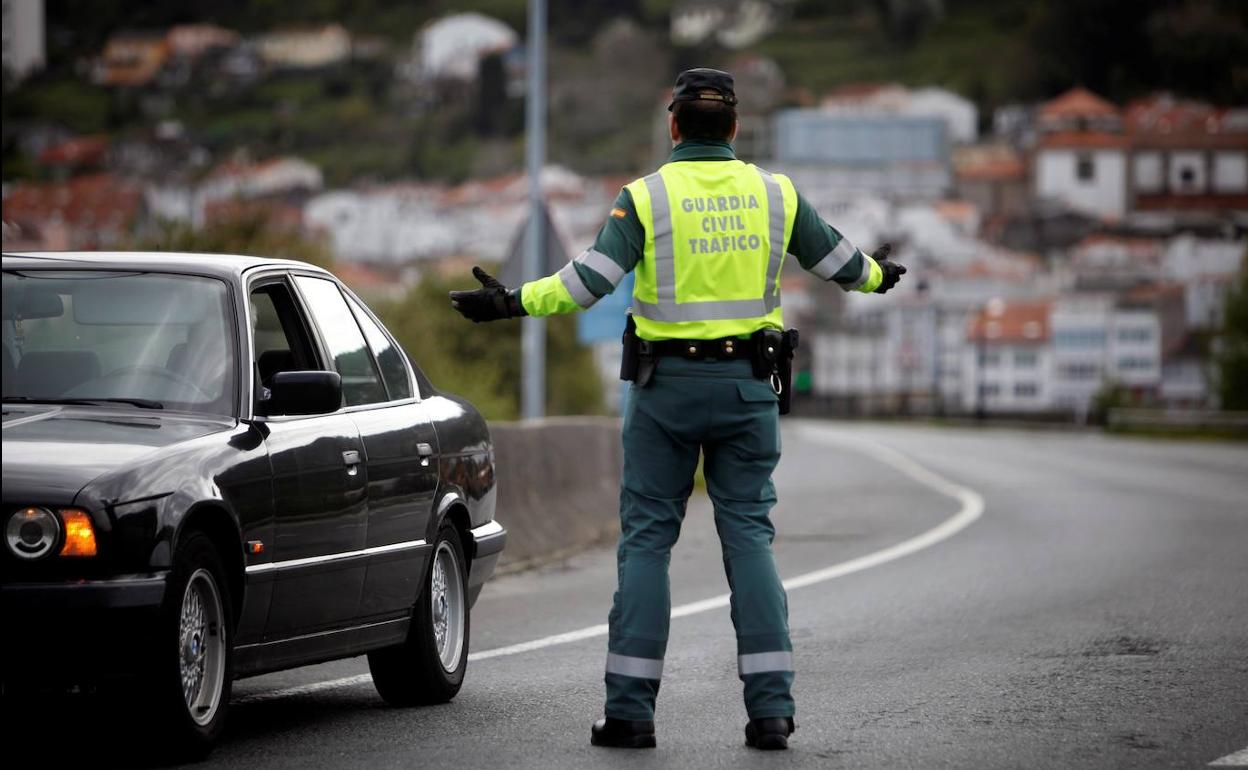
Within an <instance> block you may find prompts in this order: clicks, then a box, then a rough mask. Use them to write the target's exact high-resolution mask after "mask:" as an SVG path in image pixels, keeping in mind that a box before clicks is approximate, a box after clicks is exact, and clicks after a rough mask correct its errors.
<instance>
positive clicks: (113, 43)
mask: <svg viewBox="0 0 1248 770" xmlns="http://www.w3.org/2000/svg"><path fill="white" fill-rule="evenodd" d="M168 60H169V42H168V40H166V38H165V35H164V34H163V33H160V32H119V33H117V34H115V35H113V36H112V37H110V38H109V39H108V42H107V43H105V45H104V52H103V54H101V55H100V58H99V59H98V60H97V61H96V63H95V67H94V69H93V71H92V79H93V80H94V81H95V82H96V83H99V84H100V85H105V86H123V87H140V86H146V85H149V84H150V83H152V82H153V81H154V80H155V79H156V76H157V75H159V74H160V71H161V69H162V68H163V67H164V66H165V62H167V61H168Z"/></svg>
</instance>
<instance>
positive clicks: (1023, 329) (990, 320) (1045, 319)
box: [966, 300, 1053, 345]
mask: <svg viewBox="0 0 1248 770" xmlns="http://www.w3.org/2000/svg"><path fill="white" fill-rule="evenodd" d="M1052 306H1053V303H1052V302H1051V301H1049V300H1025V301H1019V300H1011V301H1009V302H1005V301H1002V300H993V301H991V302H989V303H988V305H987V306H986V307H985V308H984V309H983V310H981V311H980V312H979V313H978V314H977V315H975V317H973V318H972V319H971V321H970V324H969V325H968V326H967V331H966V338H967V340H969V341H971V342H981V341H982V342H985V343H988V344H993V345H1018V344H1040V343H1042V342H1047V341H1048V339H1049V313H1050V310H1051V309H1052Z"/></svg>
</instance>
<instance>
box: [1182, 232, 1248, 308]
mask: <svg viewBox="0 0 1248 770" xmlns="http://www.w3.org/2000/svg"><path fill="white" fill-rule="evenodd" d="M1246 260H1248V240H1245V239H1242V238H1241V239H1238V240H1230V239H1225V240H1218V239H1207V238H1198V237H1196V236H1194V235H1190V234H1184V235H1179V236H1176V237H1174V238H1172V239H1171V240H1170V242H1169V243H1168V244H1167V245H1166V250H1165V253H1164V254H1163V255H1162V260H1161V269H1162V275H1163V276H1164V277H1165V278H1166V279H1167V280H1171V281H1177V282H1179V283H1182V284H1183V287H1184V300H1185V304H1186V309H1187V325H1188V327H1190V328H1196V329H1215V328H1217V327H1218V326H1219V325H1220V324H1221V322H1222V313H1223V311H1224V310H1225V308H1226V298H1227V293H1228V292H1229V291H1230V288H1231V285H1232V284H1233V283H1234V281H1235V277H1236V276H1237V275H1239V271H1240V270H1243V269H1245V264H1246V262H1245V261H1246Z"/></svg>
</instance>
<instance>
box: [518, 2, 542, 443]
mask: <svg viewBox="0 0 1248 770" xmlns="http://www.w3.org/2000/svg"><path fill="white" fill-rule="evenodd" d="M527 80H528V88H527V94H528V95H527V98H526V99H525V169H526V171H527V173H528V176H529V231H528V242H527V244H526V247H527V248H526V249H525V254H524V280H525V281H533V280H537V279H538V278H540V277H541V276H542V272H543V267H544V264H545V260H544V259H543V258H542V257H543V256H544V255H545V254H546V217H545V216H544V201H543V198H542V166H543V165H545V162H546V0H529V44H528V72H527ZM520 348H521V354H522V356H523V361H522V364H523V384H522V388H521V397H520V415H521V416H522V417H523V418H524V419H526V420H531V419H536V418H538V417H541V416H542V415H543V414H544V413H545V402H546V321H545V319H542V318H534V317H532V316H525V317H524V318H523V319H522V324H521V336H520Z"/></svg>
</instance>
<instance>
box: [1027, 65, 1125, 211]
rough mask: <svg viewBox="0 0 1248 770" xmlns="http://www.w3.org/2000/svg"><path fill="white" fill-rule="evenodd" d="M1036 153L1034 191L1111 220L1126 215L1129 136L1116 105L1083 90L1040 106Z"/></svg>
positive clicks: (1076, 89) (1070, 92)
mask: <svg viewBox="0 0 1248 770" xmlns="http://www.w3.org/2000/svg"><path fill="white" fill-rule="evenodd" d="M1037 126H1038V128H1039V131H1040V138H1039V142H1038V144H1037V147H1036V151H1035V159H1034V160H1035V173H1034V183H1035V194H1036V196H1037V197H1038V198H1041V199H1052V200H1055V201H1058V202H1061V203H1063V204H1065V205H1067V206H1069V207H1070V208H1071V209H1073V210H1075V211H1078V212H1081V213H1084V214H1088V215H1091V216H1095V217H1100V218H1103V219H1109V220H1116V219H1120V218H1122V217H1123V216H1124V215H1125V214H1126V213H1127V186H1126V180H1127V155H1128V148H1129V141H1128V138H1127V137H1126V136H1125V135H1124V134H1123V133H1122V114H1121V112H1120V111H1119V110H1118V108H1117V107H1115V106H1114V105H1112V104H1110V103H1109V102H1107V101H1105V100H1104V99H1102V98H1100V97H1099V96H1097V95H1096V94H1093V93H1092V92H1091V91H1088V90H1087V89H1084V88H1073V89H1071V90H1070V91H1067V92H1066V93H1064V94H1062V95H1061V96H1059V97H1057V98H1056V99H1054V100H1052V101H1050V102H1048V103H1046V104H1044V105H1042V106H1041V107H1040V109H1039V111H1038V113H1037Z"/></svg>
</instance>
